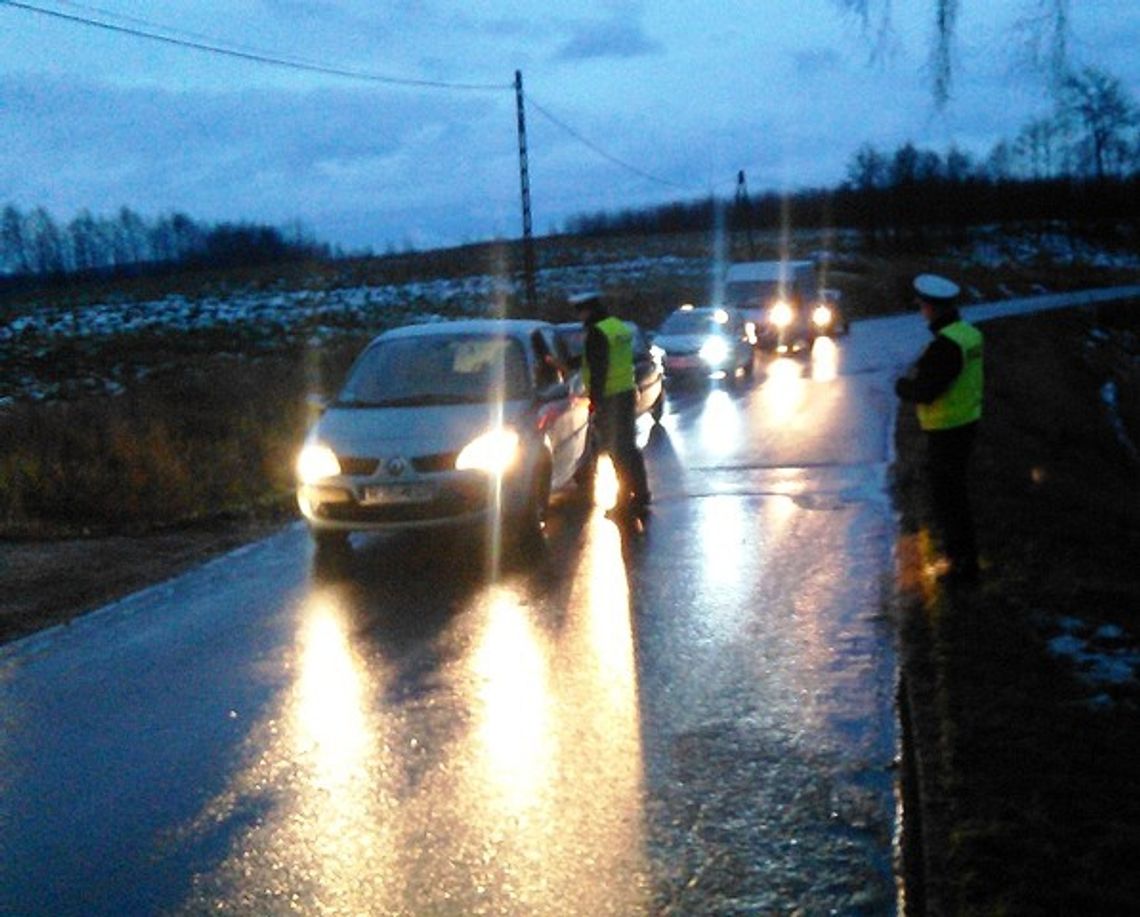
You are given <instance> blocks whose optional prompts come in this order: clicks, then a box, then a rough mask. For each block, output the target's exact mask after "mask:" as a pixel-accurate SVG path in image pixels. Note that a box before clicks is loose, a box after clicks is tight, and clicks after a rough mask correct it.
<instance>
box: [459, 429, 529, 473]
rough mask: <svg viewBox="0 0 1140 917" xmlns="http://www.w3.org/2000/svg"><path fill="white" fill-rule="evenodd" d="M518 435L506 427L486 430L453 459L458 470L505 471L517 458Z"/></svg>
mask: <svg viewBox="0 0 1140 917" xmlns="http://www.w3.org/2000/svg"><path fill="white" fill-rule="evenodd" d="M518 456H519V435H518V433H517V432H516V431H514V430H511V429H509V428H507V427H500V428H499V429H495V430H488V431H487V432H486V433H484V434H483V435H482V436H477V437H476V438H475V439H473V440H471V442H469V443H468V444H467V445H466V446H464V447H463V449H462V451H460V453H459V457H458V458H456V460H455V467H456V469H458V470H459V471H484V472H486V473H487V474H496V475H501V474H504V473H506V472H507V471H508V470H509V469H510V468H511V466H512V465H514V463H515V462H516V461H517V460H518Z"/></svg>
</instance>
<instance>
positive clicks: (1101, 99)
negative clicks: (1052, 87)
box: [1058, 67, 1140, 179]
mask: <svg viewBox="0 0 1140 917" xmlns="http://www.w3.org/2000/svg"><path fill="white" fill-rule="evenodd" d="M1058 109H1059V111H1060V113H1061V115H1062V116H1067V117H1070V118H1072V119H1073V120H1074V121H1075V122H1076V123H1077V124H1078V125H1080V127H1081V128H1082V130H1083V132H1084V135H1085V139H1084V143H1083V148H1084V153H1085V157H1084V158H1085V159H1086V160H1087V161H1088V162H1089V163H1090V164H1091V166H1092V171H1093V174H1094V175H1095V176H1096V177H1097V178H1098V179H1103V178H1104V177H1105V175H1107V174H1108V173H1109V172H1110V171H1116V170H1120V169H1121V168H1123V166H1124V165H1125V163H1126V161H1127V159H1128V158H1129V146H1130V143H1131V141H1132V137H1131V132H1132V130H1133V128H1135V127H1136V125H1137V123H1138V120H1140V119H1138V114H1137V108H1136V104H1135V103H1134V102H1133V101H1132V99H1131V98H1130V97H1129V95H1128V93H1127V92H1126V90H1125V89H1124V86H1123V85H1122V84H1121V82H1120V80H1119V79H1117V78H1116V77H1114V76H1111V75H1110V74H1108V73H1105V72H1104V71H1103V70H1097V69H1096V68H1095V67H1086V68H1085V69H1084V70H1082V71H1081V72H1080V73H1078V74H1071V75H1070V76H1068V77H1067V78H1066V79H1065V80H1064V81H1063V82H1062V83H1061V87H1060V94H1059V96H1058Z"/></svg>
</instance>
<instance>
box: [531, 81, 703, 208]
mask: <svg viewBox="0 0 1140 917" xmlns="http://www.w3.org/2000/svg"><path fill="white" fill-rule="evenodd" d="M526 100H527V101H528V102H529V103H530V105H531V108H533V109H534V110H535V111H537V112H538V113H539V114H540V115H542V116H543V117H544V118H546V119H547V120H548V121H550V122H551V123H552V124H554V125H555V126H557V127H559V128H561V129H562V130H564V131H565V132H566V133H567V134H569V135H570V136H571V137H573V138H574V139H575V140H577V141H578V142H579V143H581V144H583V145H584V146H586V147H589V148H590V149H591V150H593V151H594V152H595V153H597V154H598V155H599V156H601V157H602V158H603V159H606V160H609V161H610V162H612V163H613V164H614V165H616V166H620V167H621V168H623V169H625V170H626V171H628V172H632V173H633V174H634V175H638V176H640V177H641V178H644V179H646V180H648V181H651V182H655V183H656V184H659V185H666V186H667V187H670V188H678V189H680V190H682V191H683V190H686V186H685V185H681V184H678V183H677V182H674V181H670V180H669V179H667V178H661V177H660V176H658V175H653V174H651V173H649V172H646V171H645V170H644V169H639V168H638V167H637V166H634V165H630V164H629V163H628V162H626V161H624V160H622V159H618V158H617V157H616V156H614V155H612V154H610V153H607V152H606V151H605V150H603V149H602V148H601V147H600V146H598V145H597V144H596V143H594V142H593V141H592V140H590V139H588V138H587V137H584V136H582V134H580V133H579V132H578V131H576V130H574V128H572V127H571V126H570V125H569V124H567V123H566V122H565V121H562V120H561V119H559V118H556V117H555V116H554V115H553V114H551V113H550V112H549V111H547V110H546V109H545V108H543V107H542V106H541V105H539V104H538V102H536V101H535V98H534V96H533V95H531V94H530V93H529V92H528V93H526Z"/></svg>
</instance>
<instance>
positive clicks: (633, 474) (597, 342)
mask: <svg viewBox="0 0 1140 917" xmlns="http://www.w3.org/2000/svg"><path fill="white" fill-rule="evenodd" d="M570 303H571V305H572V306H573V307H574V310H575V312H576V313H577V314H578V318H579V320H580V321H581V322H582V325H583V327H584V328H585V329H586V343H585V348H584V349H585V353H584V356H585V359H584V360H583V362H582V381H583V383H584V384H585V386H586V391H587V393H588V394H589V396H590V410H591V412H592V413H593V420H594V429H595V432H596V434H597V437H598V439H597V447H598V451H599V452H608V453H609V455H610V460H611V461H612V462H613V463H614V472H615V473H616V474H617V479H618V498H617V505H616V506H615V507H614V509H613V510H611V512H610V515H624V514H629V515H633V516H636V517H640V518H644V517H645V515H646V514H647V513H648V511H649V482H648V480H647V478H646V474H645V459H644V458H643V457H642V455H641V450H640V449H639V448H638V447H637V436H636V428H635V420H636V415H635V407H636V399H637V382H636V379H635V376H634V368H633V333H632V331H630V329H629V326H628V325H626V323H625V322H623V321H622V320H621V319H620V318H617V317H615V316H612V315H610V314H609V313H608V312H606V309H605V307H604V306H603V304H602V299H601V295H600V294H598V293H596V292H595V293H583V294H581V295H579V296H574V297H572V298H571V300H570Z"/></svg>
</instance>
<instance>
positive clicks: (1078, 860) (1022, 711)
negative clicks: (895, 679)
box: [896, 307, 1140, 914]
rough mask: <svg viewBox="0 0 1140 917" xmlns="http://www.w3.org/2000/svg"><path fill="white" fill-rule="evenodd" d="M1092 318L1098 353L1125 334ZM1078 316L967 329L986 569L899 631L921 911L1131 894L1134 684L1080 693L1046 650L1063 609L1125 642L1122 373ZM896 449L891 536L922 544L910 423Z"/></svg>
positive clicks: (1139, 756)
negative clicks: (971, 585)
mask: <svg viewBox="0 0 1140 917" xmlns="http://www.w3.org/2000/svg"><path fill="white" fill-rule="evenodd" d="M1102 318H1103V319H1104V320H1105V321H1107V322H1108V323H1109V324H1115V325H1117V326H1118V333H1117V335H1116V336H1115V338H1114V340H1115V341H1116V342H1118V343H1119V342H1120V341H1128V340H1131V341H1133V342H1134V341H1135V337H1134V334H1135V332H1136V330H1138V329H1140V320H1138V318H1137V316H1136V314H1135V308H1134V307H1133V308H1132V309H1131V310H1130V313H1129V312H1123V313H1121V312H1118V313H1117V314H1116V315H1115V316H1113V315H1111V314H1109V313H1108V312H1106V314H1105V315H1104V316H1102ZM1091 324H1092V316H1091V314H1089V313H1085V312H1072V313H1063V314H1058V315H1052V316H1037V317H1032V318H1024V319H1017V320H1010V321H1004V322H996V323H990V324H988V325H986V326H985V331H986V340H987V364H988V370H987V373H988V391H987V416H986V418H985V420H984V422H983V424H984V425H983V433H982V436H981V438H980V442H979V452H978V461H977V465H976V468H975V474H974V477H973V481H974V491H975V497H976V500H975V502H976V506H977V517H978V521H979V535H980V539H981V543H982V551H983V560H984V562H985V563H986V564H987V566H988V570H987V573H986V576H985V579H984V582H983V585H982V587H981V588H980V589H977V590H975V591H956V592H950V593H947V592H939V591H937V590H933V589H931V588H929V587H930V584H929V583H925V585H926V586H927V591H926V592H925V594H923V593H922V592H921V591H916V592H915V593H914V594H912V600H913V601H912V604H911V606H910V607H909V608H908V610H907V614H906V617H905V619H904V622H903V627H902V633H903V655H904V659H905V661H906V662H905V670H906V673H907V679H908V681H909V682H910V688H911V692H910V693H911V696H912V699H914V701H915V703H916V705H917V706H918V707H919V709H918V710H916V711H915V719H916V720H917V721H919V722H920V723H921V724H923V725H922V727H921V728H922V729H924V730H925V735H924V736H923V737H922V742H921V744H922V748H921V749H920V751H921V753H922V754H923V756H924V765H925V769H926V778H927V779H926V785H925V791H926V793H927V800H926V801H927V805H928V806H929V807H930V810H931V811H932V812H933V813H935V817H934V820H935V821H936V822H938V823H939V824H938V827H939V828H940V830H938V831H935V832H933V837H932V843H931V844H930V849H929V851H928V853H929V856H930V860H931V865H932V867H933V868H932V875H931V876H930V884H931V889H930V892H931V896H932V898H933V899H934V902H935V903H936V904H937V907H936V908H932V911H933V912H935V913H947V914H1054V913H1055V914H1116V913H1125V912H1129V911H1130V910H1131V909H1133V908H1134V907H1135V902H1136V901H1137V900H1140V873H1138V872H1137V871H1136V869H1135V864H1136V862H1137V861H1138V857H1140V792H1137V791H1138V790H1140V778H1138V776H1137V772H1136V766H1135V762H1136V761H1138V760H1140V692H1138V690H1137V686H1136V683H1135V680H1133V681H1132V682H1131V683H1128V684H1123V685H1117V686H1107V685H1102V686H1093V685H1090V684H1089V683H1087V682H1086V681H1083V680H1081V679H1080V678H1079V677H1078V673H1077V672H1075V671H1074V669H1073V667H1072V665H1071V664H1070V663H1069V662H1067V661H1066V660H1064V659H1062V658H1058V657H1056V656H1054V655H1052V654H1051V653H1050V652H1049V651H1048V649H1047V641H1048V640H1049V639H1050V638H1051V637H1053V636H1055V635H1056V634H1057V633H1058V632H1059V630H1058V627H1059V622H1060V621H1061V619H1063V618H1065V617H1079V618H1080V619H1082V620H1084V621H1086V622H1088V624H1089V626H1090V628H1095V627H1099V626H1102V625H1108V624H1110V625H1113V626H1115V627H1118V628H1120V629H1121V631H1122V633H1123V634H1124V636H1123V638H1122V641H1124V642H1128V643H1129V644H1130V645H1131V646H1132V647H1133V648H1135V647H1136V646H1137V645H1140V575H1138V574H1137V572H1136V565H1135V558H1136V557H1137V556H1140V503H1138V501H1137V499H1136V494H1137V493H1138V492H1140V487H1138V485H1140V468H1138V467H1137V465H1136V463H1135V461H1134V460H1133V459H1132V458H1131V457H1130V456H1129V454H1128V452H1127V450H1126V449H1124V448H1122V446H1121V444H1120V442H1119V440H1118V439H1117V438H1116V434H1115V432H1114V431H1113V429H1112V426H1111V424H1110V423H1109V422H1108V416H1107V409H1106V406H1105V405H1104V404H1103V402H1102V401H1101V398H1100V396H1099V390H1100V386H1101V384H1102V383H1103V381H1104V379H1105V378H1106V374H1109V373H1114V374H1116V376H1117V381H1118V383H1119V384H1120V385H1121V386H1122V391H1123V392H1124V397H1123V398H1122V407H1123V410H1124V413H1125V420H1126V422H1127V424H1128V426H1129V429H1130V430H1132V431H1140V413H1138V412H1137V409H1136V396H1137V393H1138V390H1140V379H1138V371H1137V364H1136V362H1135V360H1132V361H1127V362H1121V361H1120V360H1119V359H1118V358H1117V355H1116V353H1115V351H1117V350H1118V349H1119V348H1118V346H1117V345H1116V344H1113V343H1112V342H1111V341H1102V342H1101V343H1100V344H1094V343H1091V342H1093V341H1094V340H1095V339H1094V338H1090V335H1089V330H1090V327H1091ZM1129 327H1130V328H1131V329H1132V330H1131V332H1128V331H1126V330H1123V329H1126V328H1129ZM1130 334H1131V335H1133V337H1129V335H1130ZM899 439H900V450H899V454H900V456H901V459H900V462H899V465H898V467H897V469H896V484H897V487H896V493H897V497H898V502H899V506H900V508H901V509H902V512H903V520H904V525H903V538H904V542H910V543H916V544H918V545H920V546H921V545H923V544H925V543H926V539H925V538H924V537H923V534H922V533H923V529H924V525H923V520H924V519H925V518H926V511H925V508H924V501H923V496H922V490H921V488H920V486H919V483H920V482H919V475H918V472H917V469H916V467H915V458H916V455H917V450H918V447H919V444H918V434H917V431H916V430H915V428H914V424H913V423H912V422H911V421H910V419H909V418H904V420H903V422H902V423H901V424H900V430H899ZM917 553H918V555H919V557H918V558H917V559H918V560H921V554H922V553H923V551H922V550H919V551H918V552H917ZM918 580H921V578H918Z"/></svg>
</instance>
